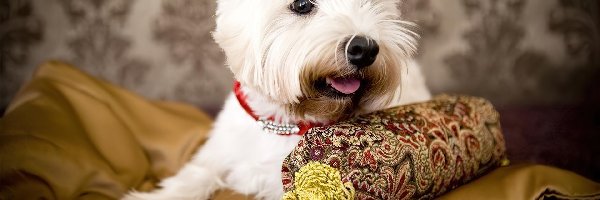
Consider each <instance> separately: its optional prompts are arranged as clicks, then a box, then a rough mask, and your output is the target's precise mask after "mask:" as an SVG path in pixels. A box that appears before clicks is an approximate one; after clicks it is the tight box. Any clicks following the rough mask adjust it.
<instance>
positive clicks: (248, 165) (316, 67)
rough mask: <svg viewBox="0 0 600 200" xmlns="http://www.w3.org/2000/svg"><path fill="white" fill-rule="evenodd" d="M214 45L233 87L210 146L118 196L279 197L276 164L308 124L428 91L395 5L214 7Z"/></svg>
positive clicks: (332, 0)
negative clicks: (154, 185)
mask: <svg viewBox="0 0 600 200" xmlns="http://www.w3.org/2000/svg"><path fill="white" fill-rule="evenodd" d="M217 1H218V6H217V15H216V19H217V27H216V30H215V31H214V33H213V36H214V39H215V40H216V41H217V43H218V44H219V45H220V46H221V47H222V48H223V50H224V52H225V54H226V56H227V64H228V66H229V68H230V69H231V71H232V72H233V74H234V75H235V78H236V79H237V81H238V82H236V84H235V90H234V92H233V93H232V94H231V95H230V96H229V98H228V99H227V100H226V102H225V105H224V108H223V111H222V112H221V113H220V114H219V116H218V117H217V119H216V121H215V124H214V129H213V130H212V132H211V135H210V138H209V140H208V141H207V142H206V143H205V144H204V146H202V148H201V149H199V150H198V152H197V153H196V155H195V156H194V157H193V158H192V160H191V161H190V162H189V163H188V164H186V165H185V166H184V167H183V168H182V169H181V170H180V171H179V172H178V173H177V174H176V175H175V176H173V177H170V178H167V179H165V180H163V181H162V182H161V183H160V186H161V187H162V188H161V189H158V190H155V191H152V192H150V193H135V192H134V193H131V194H129V195H127V196H126V197H125V199H162V200H171V199H208V198H210V196H211V194H212V193H213V192H214V191H216V190H217V189H220V188H229V189H233V190H235V191H237V192H239V193H241V194H249V195H254V196H255V197H257V198H259V199H281V197H282V196H283V193H284V191H283V184H282V181H281V165H282V162H283V160H284V158H285V157H286V156H287V155H288V154H289V153H290V152H291V151H292V150H293V149H294V147H295V146H296V144H297V143H298V141H299V140H300V139H301V135H302V134H303V133H304V132H306V130H308V129H309V128H310V127H313V126H319V125H326V124H330V123H334V122H336V121H339V120H344V119H347V118H350V117H352V116H355V115H358V114H363V113H368V112H372V111H376V110H380V109H384V108H387V107H391V106H396V105H401V104H406V103H410V102H416V101H422V100H427V99H429V98H430V96H431V95H430V93H429V91H428V89H427V87H426V86H425V82H424V78H423V76H422V74H421V70H420V69H419V67H418V66H417V65H416V64H415V63H414V62H413V61H412V59H411V56H412V54H413V53H414V52H415V50H416V39H415V38H416V37H417V35H416V34H415V33H414V32H412V31H410V30H409V28H410V26H412V24H411V23H409V22H406V21H403V20H402V19H401V17H400V11H399V7H400V6H401V5H399V4H400V1H399V0H217Z"/></svg>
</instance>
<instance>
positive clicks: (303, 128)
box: [233, 81, 321, 135]
mask: <svg viewBox="0 0 600 200" xmlns="http://www.w3.org/2000/svg"><path fill="white" fill-rule="evenodd" d="M233 92H234V93H235V97H236V98H237V100H238V102H240V105H241V106H242V108H244V110H246V113H248V115H250V116H251V117H252V118H254V120H256V121H257V122H258V123H259V124H260V125H261V127H262V128H263V130H265V131H267V132H274V133H276V134H278V135H304V134H305V133H306V132H307V131H308V130H309V129H311V128H312V127H316V126H321V124H316V123H310V122H305V121H300V122H298V124H280V123H277V122H275V120H274V117H273V116H271V117H268V118H260V117H258V116H257V115H256V114H254V111H252V108H250V105H248V102H246V95H245V94H244V93H243V92H242V90H241V84H240V82H239V81H235V82H234V84H233Z"/></svg>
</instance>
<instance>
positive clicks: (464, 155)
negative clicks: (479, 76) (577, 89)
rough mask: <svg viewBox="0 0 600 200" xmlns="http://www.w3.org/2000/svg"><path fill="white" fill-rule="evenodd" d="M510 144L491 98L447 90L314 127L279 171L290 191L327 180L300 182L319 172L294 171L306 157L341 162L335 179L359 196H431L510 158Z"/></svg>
mask: <svg viewBox="0 0 600 200" xmlns="http://www.w3.org/2000/svg"><path fill="white" fill-rule="evenodd" d="M505 151H506V149H505V145H504V139H503V136H502V133H501V130H500V123H499V115H498V113H497V111H496V110H495V109H494V108H493V106H492V105H491V103H490V102H488V101H487V100H484V99H482V98H476V97H467V96H448V95H442V96H438V97H436V98H434V99H433V100H431V101H428V102H424V103H418V104H412V105H407V106H400V107H396V108H390V109H386V110H383V111H379V112H375V113H372V114H368V115H364V116H360V117H357V118H354V119H351V120H348V121H345V122H340V123H337V124H334V125H332V126H328V127H318V128H313V129H312V130H310V131H309V132H308V133H307V134H305V135H304V137H303V139H302V140H301V141H300V142H299V144H298V146H297V147H296V148H295V149H294V151H293V152H292V153H291V154H290V155H289V156H288V157H287V158H286V159H285V161H284V163H283V166H282V175H283V177H282V178H283V184H284V188H285V190H286V192H288V193H287V194H286V198H287V199H302V197H300V196H298V194H304V193H306V192H305V191H312V190H314V188H310V189H307V188H300V187H299V185H302V186H301V187H317V188H318V187H328V186H327V184H324V185H319V184H321V183H314V184H308V185H311V186H304V185H307V184H299V183H296V182H295V178H297V177H295V176H297V175H298V174H307V173H308V174H310V173H313V174H312V175H309V176H313V175H314V173H319V172H306V171H307V170H306V169H303V172H302V173H297V172H298V171H299V170H300V169H301V168H302V167H303V166H305V165H307V164H309V163H311V165H314V164H313V163H318V164H322V165H325V166H330V167H332V168H333V169H335V170H337V171H338V172H335V173H340V178H341V181H342V182H343V183H344V184H337V185H340V187H344V186H347V185H350V187H351V188H350V189H349V190H344V191H351V192H352V194H353V195H354V198H355V199H429V198H434V197H436V196H439V195H441V194H443V193H444V192H446V191H448V190H450V189H453V188H455V187H457V186H459V185H461V184H464V183H466V182H468V181H469V180H472V179H473V178H475V177H477V176H479V175H482V174H483V173H485V172H486V171H488V170H490V169H493V168H495V167H496V166H499V165H501V163H502V162H507V161H508V160H506V154H505V153H506V152H505ZM332 173H333V172H332ZM302 182H305V181H302ZM315 185H318V186H315ZM312 195H313V196H314V193H313V194H312ZM325 196H326V195H325Z"/></svg>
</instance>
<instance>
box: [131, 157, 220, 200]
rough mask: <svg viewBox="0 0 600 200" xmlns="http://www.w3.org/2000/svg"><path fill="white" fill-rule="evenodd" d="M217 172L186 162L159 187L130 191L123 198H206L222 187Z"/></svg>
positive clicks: (164, 199) (136, 199) (157, 199)
mask: <svg viewBox="0 0 600 200" xmlns="http://www.w3.org/2000/svg"><path fill="white" fill-rule="evenodd" d="M219 174H220V173H219V172H218V171H216V170H212V169H211V168H210V167H206V166H203V165H199V164H197V163H194V162H191V163H188V164H186V165H185V166H184V167H183V168H182V169H181V170H180V171H179V172H178V173H177V174H176V175H175V176H172V177H169V178H167V179H165V180H163V181H161V182H160V184H159V185H160V186H161V189H157V190H154V191H151V192H148V193H143V192H131V193H129V194H127V195H126V196H125V197H124V198H123V199H124V200H141V199H144V200H172V199H182V200H184V199H208V198H209V197H210V196H211V195H212V193H213V192H214V191H215V190H217V189H218V188H220V187H222V185H223V183H222V181H221V180H220V177H219Z"/></svg>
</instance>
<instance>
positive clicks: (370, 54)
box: [346, 36, 379, 68]
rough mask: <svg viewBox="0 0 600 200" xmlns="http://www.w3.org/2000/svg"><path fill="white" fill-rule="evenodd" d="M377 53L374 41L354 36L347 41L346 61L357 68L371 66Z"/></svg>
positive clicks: (377, 49)
mask: <svg viewBox="0 0 600 200" xmlns="http://www.w3.org/2000/svg"><path fill="white" fill-rule="evenodd" d="M378 53H379V45H377V42H375V40H372V39H370V38H366V37H364V36H355V37H354V38H350V41H348V45H347V49H346V55H347V57H348V61H350V63H352V64H353V65H355V66H356V67H358V68H363V67H367V66H369V65H371V64H373V62H375V58H377V54H378Z"/></svg>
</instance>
